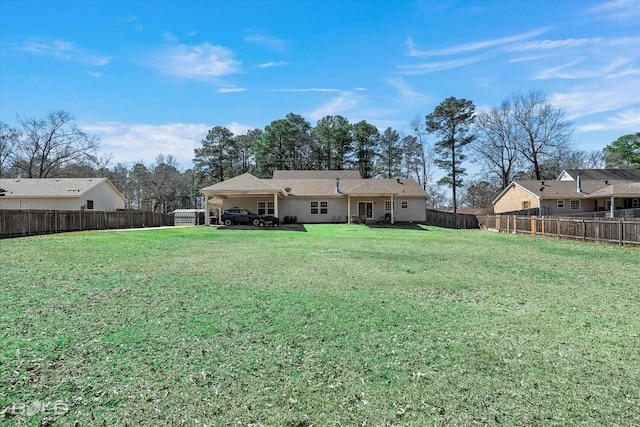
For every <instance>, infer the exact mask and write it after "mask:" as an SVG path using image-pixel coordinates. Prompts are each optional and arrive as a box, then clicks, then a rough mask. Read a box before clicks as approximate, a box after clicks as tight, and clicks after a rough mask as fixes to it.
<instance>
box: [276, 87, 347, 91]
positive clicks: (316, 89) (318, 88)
mask: <svg viewBox="0 0 640 427" xmlns="http://www.w3.org/2000/svg"><path fill="white" fill-rule="evenodd" d="M269 92H341V90H340V89H332V88H322V87H312V88H306V89H302V88H301V89H271V90H270V91H269Z"/></svg>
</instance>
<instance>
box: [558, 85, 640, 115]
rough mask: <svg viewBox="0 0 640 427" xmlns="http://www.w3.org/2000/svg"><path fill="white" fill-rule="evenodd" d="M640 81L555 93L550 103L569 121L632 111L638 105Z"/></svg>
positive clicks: (585, 86)
mask: <svg viewBox="0 0 640 427" xmlns="http://www.w3.org/2000/svg"><path fill="white" fill-rule="evenodd" d="M637 87H640V79H633V78H629V79H619V81H616V82H614V84H602V83H600V84H588V85H583V86H580V87H576V88H575V89H573V90H572V91H568V92H564V93H559V92H558V93H554V94H552V95H550V96H549V101H550V102H551V103H552V104H553V105H555V106H557V107H560V108H562V109H563V110H564V111H565V112H566V113H567V115H568V119H569V120H574V119H577V118H581V117H585V116H588V115H591V114H598V113H604V112H612V111H619V110H622V111H619V113H620V112H624V111H630V109H632V108H636V106H637V105H638V96H637V91H634V90H632V88H637Z"/></svg>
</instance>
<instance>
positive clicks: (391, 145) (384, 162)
mask: <svg viewBox="0 0 640 427" xmlns="http://www.w3.org/2000/svg"><path fill="white" fill-rule="evenodd" d="M376 163H377V165H378V167H377V169H378V176H380V177H382V178H399V177H401V176H402V145H401V144H400V134H399V133H398V132H397V131H395V130H393V129H391V128H390V127H389V128H387V129H386V130H385V131H384V133H383V134H382V136H381V137H380V156H379V157H378V161H377V162H376Z"/></svg>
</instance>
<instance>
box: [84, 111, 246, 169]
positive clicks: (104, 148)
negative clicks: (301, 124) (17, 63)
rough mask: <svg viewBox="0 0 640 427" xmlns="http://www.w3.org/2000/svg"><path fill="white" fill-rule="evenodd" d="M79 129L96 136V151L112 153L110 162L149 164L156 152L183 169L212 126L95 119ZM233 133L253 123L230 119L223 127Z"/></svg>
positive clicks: (242, 131) (190, 161) (189, 163)
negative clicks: (170, 158)
mask: <svg viewBox="0 0 640 427" xmlns="http://www.w3.org/2000/svg"><path fill="white" fill-rule="evenodd" d="M80 127H81V129H82V130H83V131H84V132H87V133H88V134H91V135H96V136H98V137H100V151H101V152H104V153H111V154H113V160H112V161H111V163H112V164H117V163H126V164H133V163H135V162H139V161H143V162H144V163H145V164H149V163H152V162H153V161H154V160H155V158H156V157H157V156H158V155H159V154H164V155H167V154H171V155H172V156H174V157H175V158H176V160H177V162H178V164H180V166H181V167H182V168H183V169H188V168H191V167H192V166H193V164H192V159H193V150H194V149H195V148H198V147H200V143H201V141H202V140H203V139H204V138H206V136H207V132H209V130H210V129H211V128H212V127H213V126H211V125H207V124H204V123H165V124H160V125H153V124H145V123H122V122H98V123H93V124H82V125H81V126H80ZM225 127H226V128H227V129H229V130H230V131H231V132H233V134H234V135H242V134H245V133H246V132H247V131H248V130H250V129H255V126H248V125H244V124H241V123H238V122H232V123H229V124H228V125H226V126H225Z"/></svg>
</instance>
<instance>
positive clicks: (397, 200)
mask: <svg viewBox="0 0 640 427" xmlns="http://www.w3.org/2000/svg"><path fill="white" fill-rule="evenodd" d="M200 192H201V193H202V194H204V196H205V198H206V199H207V206H210V207H212V208H213V209H214V211H213V212H214V215H213V216H214V217H215V216H216V212H215V210H216V208H217V214H219V213H220V212H221V211H223V210H225V209H231V208H242V209H246V210H248V211H251V212H254V213H257V214H258V215H274V216H276V217H278V218H280V220H282V219H283V218H284V217H285V216H289V217H296V218H297V220H298V222H302V223H347V222H353V221H354V220H356V219H357V220H361V221H365V222H375V221H379V220H380V219H381V218H382V217H384V216H385V215H387V216H388V217H389V219H390V220H391V222H409V221H413V222H419V221H424V220H425V219H426V198H427V195H426V192H425V191H424V190H423V189H422V187H421V186H420V185H419V184H418V183H417V182H416V181H414V180H413V179H405V178H402V179H374V178H371V179H364V178H361V177H360V173H359V172H358V171H355V170H329V171H296V170H278V171H275V172H274V173H273V178H272V179H260V178H257V177H255V176H253V175H251V174H249V173H245V174H243V175H239V176H237V177H235V178H231V179H228V180H226V181H222V182H219V183H217V184H213V185H210V186H208V187H205V188H203V189H201V190H200ZM211 212H212V211H211V210H209V209H208V210H207V214H209V215H210V214H211ZM207 223H209V221H207Z"/></svg>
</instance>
